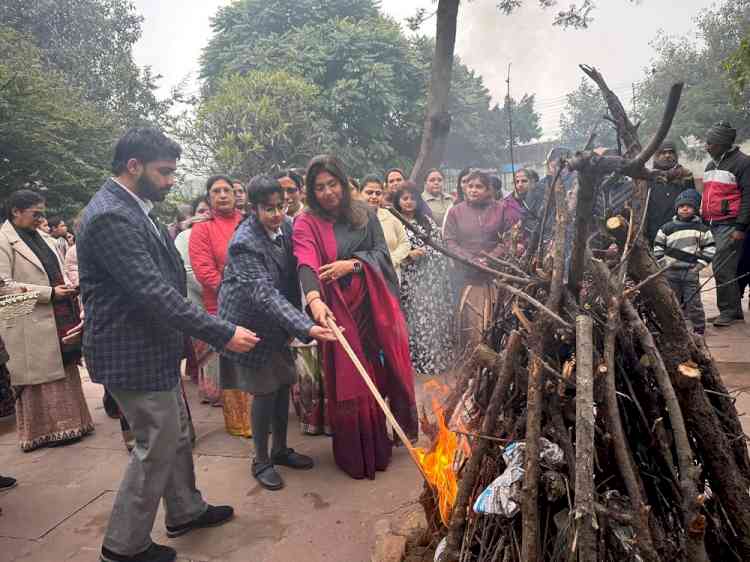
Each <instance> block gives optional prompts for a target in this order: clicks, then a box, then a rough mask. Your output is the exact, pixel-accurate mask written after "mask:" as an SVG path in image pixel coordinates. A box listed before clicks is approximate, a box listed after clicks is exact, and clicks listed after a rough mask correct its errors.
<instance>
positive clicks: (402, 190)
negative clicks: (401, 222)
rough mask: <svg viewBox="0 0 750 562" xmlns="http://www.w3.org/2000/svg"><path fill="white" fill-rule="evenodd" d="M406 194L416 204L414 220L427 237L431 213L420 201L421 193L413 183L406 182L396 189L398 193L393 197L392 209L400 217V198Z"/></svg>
mask: <svg viewBox="0 0 750 562" xmlns="http://www.w3.org/2000/svg"><path fill="white" fill-rule="evenodd" d="M406 193H408V194H410V195H411V196H412V197H413V198H414V200H415V201H416V202H417V208H416V209H415V211H414V219H415V220H416V221H417V224H418V225H419V226H421V227H422V228H423V229H424V230H425V232H427V234H428V235H429V234H430V232H431V231H432V222H431V221H430V220H429V218H428V217H430V218H431V217H432V213H431V211H430V207H429V206H428V205H427V203H426V202H425V200H424V199H422V192H421V191H420V189H419V188H418V187H417V185H416V184H415V183H414V182H413V181H408V180H407V181H405V182H404V183H403V184H401V187H399V188H398V191H396V193H395V194H394V195H393V208H394V209H395V210H397V211H398V212H399V213H401V214H402V215H403V214H404V211H403V210H402V208H401V197H402V196H403V195H404V194H406Z"/></svg>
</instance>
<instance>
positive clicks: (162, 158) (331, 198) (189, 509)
mask: <svg viewBox="0 0 750 562" xmlns="http://www.w3.org/2000/svg"><path fill="white" fill-rule="evenodd" d="M735 136H736V133H735V131H734V130H733V129H732V128H731V126H729V125H728V124H726V123H719V124H717V125H715V126H714V127H712V128H711V129H710V130H709V131H708V133H707V135H706V147H707V151H708V153H709V154H710V156H711V162H710V163H709V164H708V166H707V168H706V172H705V175H704V178H703V195H702V198H701V194H700V193H699V192H698V191H696V189H695V185H694V182H693V178H692V175H691V174H690V172H688V171H687V170H686V169H685V168H683V167H682V166H681V165H680V164H679V158H678V150H677V146H676V145H675V144H674V143H672V142H665V143H664V144H663V145H662V146H661V147H660V148H659V150H658V151H657V153H656V155H655V157H654V161H653V167H654V169H656V170H658V171H659V172H661V173H660V174H659V175H658V176H656V177H655V179H653V180H650V182H649V195H648V206H647V209H646V213H645V221H644V235H645V236H646V238H647V239H648V241H649V243H650V244H651V245H652V248H653V254H654V257H655V258H656V259H658V260H660V261H661V262H662V263H663V264H664V265H665V266H668V268H667V269H668V270H667V271H666V276H667V278H668V279H669V282H670V283H671V285H672V287H673V288H674V291H675V294H676V296H677V298H678V299H679V300H680V302H681V303H682V305H683V308H684V311H685V315H686V318H687V319H688V320H689V322H690V323H691V324H692V327H693V329H694V331H695V332H696V333H698V334H702V333H703V332H704V329H705V322H706V321H705V315H704V312H703V308H702V306H701V294H700V293H701V285H700V282H699V274H698V272H699V271H700V270H701V269H702V268H705V267H707V266H708V265H709V264H713V273H714V276H715V277H716V283H717V293H718V305H719V310H720V314H719V316H718V317H717V318H715V319H713V322H714V325H715V326H717V327H722V326H727V325H730V324H732V323H734V322H736V321H738V320H741V319H742V318H743V313H742V309H741V306H740V299H741V295H742V293H743V292H744V289H745V288H746V286H747V285H748V279H747V276H748V271H750V257H748V254H750V252H749V251H748V246H749V245H748V243H747V242H746V241H745V239H744V237H745V230H746V228H747V225H748V223H749V222H750V159H749V158H748V157H747V156H746V155H744V154H743V153H742V152H741V151H739V149H738V148H737V147H736V146H735V145H734V141H735ZM599 152H600V154H607V153H608V152H609V151H608V150H607V149H599ZM180 155H181V148H180V147H179V145H177V144H176V143H174V142H173V141H172V140H170V139H169V138H168V137H166V136H165V135H164V134H163V133H161V132H160V131H158V130H155V129H132V130H130V131H129V132H128V133H126V134H125V135H124V136H123V137H122V138H121V139H120V141H119V142H118V143H117V146H116V147H115V151H114V158H113V164H112V174H113V175H112V177H111V178H109V179H108V180H106V182H105V183H104V184H103V186H102V187H101V188H100V189H99V191H98V192H97V193H96V195H95V196H94V197H93V198H92V200H91V201H90V202H89V204H88V205H87V206H86V207H85V209H83V210H82V211H81V212H80V213H79V214H78V215H77V216H76V217H74V218H73V219H72V220H71V223H72V228H71V229H69V228H68V226H67V225H66V223H65V221H64V220H62V219H60V218H49V219H46V210H45V200H44V198H43V196H42V195H40V194H39V193H37V192H35V191H31V190H25V189H24V190H20V191H17V192H15V193H13V194H12V195H11V196H10V198H9V199H8V200H7V201H6V211H7V220H6V222H5V223H4V224H3V225H2V227H0V280H1V282H2V287H1V289H2V291H3V292H4V293H5V294H13V293H17V292H33V293H35V294H36V295H37V302H36V306H35V307H34V309H33V311H32V312H31V313H30V314H29V315H26V316H21V317H18V318H15V319H10V320H5V321H4V322H3V323H2V326H1V330H0V332H1V335H2V345H0V416H7V415H10V414H12V413H13V412H15V415H16V421H17V428H18V438H19V444H20V447H21V448H22V449H23V450H24V451H31V450H34V449H37V448H39V447H53V446H59V445H68V444H71V443H75V442H77V441H79V440H81V439H82V438H84V437H85V436H87V435H89V434H91V433H92V432H93V431H94V424H93V422H92V418H91V415H90V412H89V409H88V406H87V404H86V400H85V398H84V395H83V391H82V386H81V372H80V367H81V365H82V364H84V362H85V366H86V369H87V370H88V373H89V375H90V377H91V380H92V381H94V382H96V383H100V384H102V385H103V386H104V389H105V395H104V405H105V410H106V411H107V413H108V414H109V415H110V416H111V417H113V418H118V419H119V420H120V424H121V427H122V430H123V439H124V444H125V445H126V446H127V447H128V449H129V450H132V454H131V456H130V461H129V464H128V467H127V470H126V472H125V476H124V478H123V481H122V484H121V487H120V490H119V492H118V494H117V497H116V499H115V504H114V507H113V510H112V515H111V519H110V523H109V527H108V529H107V532H106V535H105V538H104V543H103V547H102V560H105V561H107V562H121V561H132V560H142V561H144V560H145V561H162V560H163V561H167V560H173V559H174V557H175V552H174V550H173V549H171V548H169V547H166V546H162V545H157V544H155V543H153V542H152V540H151V530H152V526H153V522H154V518H155V516H156V511H157V508H158V504H159V501H160V500H161V499H162V498H163V499H164V502H165V506H166V523H167V535H168V536H169V537H176V536H179V535H182V534H184V533H187V532H190V531H192V530H193V529H196V528H200V527H208V526H215V525H219V524H221V523H223V522H225V521H227V520H229V519H230V518H231V517H232V515H233V509H232V508H231V507H229V506H211V505H209V504H208V503H206V501H205V500H204V499H203V497H202V495H201V493H200V492H199V491H198V490H197V488H196V486H195V474H194V468H193V461H192V444H193V442H194V440H195V433H194V429H193V426H192V421H191V415H190V410H189V406H188V403H187V399H186V393H185V389H184V385H185V384H195V385H196V386H197V391H198V395H199V397H200V401H201V402H202V404H204V407H217V408H219V407H220V408H222V409H223V413H224V420H225V426H226V431H227V432H228V433H230V434H232V435H236V436H240V437H248V438H250V437H251V438H252V439H253V444H254V458H253V461H252V464H251V467H250V472H251V474H252V476H253V477H254V478H255V479H256V480H257V481H258V482H259V484H260V485H261V486H263V487H264V488H266V489H268V490H278V489H280V488H282V487H283V486H284V480H283V477H282V473H280V472H279V471H278V470H277V468H278V467H280V466H281V467H288V468H292V469H299V470H309V469H311V468H313V467H314V460H313V459H312V458H311V457H309V456H307V455H305V454H303V453H301V452H297V451H295V450H294V449H292V448H290V447H288V445H287V426H288V413H289V408H290V400H291V402H292V403H293V406H294V409H295V410H296V412H297V415H298V417H299V422H300V427H301V430H302V431H303V432H304V433H309V434H322V433H325V434H329V435H331V436H332V443H333V457H334V459H335V462H336V464H337V465H338V466H339V467H340V468H341V470H343V471H344V472H345V473H346V474H348V475H349V476H351V477H352V478H370V479H373V478H375V475H376V472H377V471H382V470H385V469H386V468H387V467H388V464H389V462H390V458H391V453H392V446H393V444H394V440H393V438H392V435H391V434H390V432H389V428H388V425H387V423H386V418H385V416H384V414H383V412H382V411H381V410H380V408H379V407H378V405H377V403H376V401H375V400H374V398H373V396H372V395H371V393H370V391H369V390H368V388H367V386H366V385H365V383H364V381H363V379H362V378H361V376H360V374H359V373H358V372H357V369H356V367H355V365H354V364H353V363H352V361H351V360H350V358H349V357H348V356H347V354H346V352H345V350H344V348H343V347H342V346H341V345H340V342H339V341H338V340H337V336H336V333H335V332H334V330H333V326H334V325H336V326H339V327H341V328H342V329H343V333H344V334H345V337H346V339H347V341H348V343H349V344H350V346H351V348H352V349H353V350H354V353H355V354H356V355H357V357H358V359H359V361H360V363H361V364H362V365H363V366H364V368H365V370H366V371H367V373H368V375H369V376H370V378H371V379H372V380H373V381H374V382H375V385H376V386H377V388H378V389H379V390H380V392H381V394H382V395H383V396H384V397H385V398H386V399H387V401H388V403H389V406H390V408H391V410H392V412H393V414H394V416H395V419H396V420H397V421H398V423H399V424H400V425H401V427H402V428H403V429H404V431H405V433H406V435H407V436H408V437H409V439H411V440H414V441H416V439H417V437H418V418H417V409H416V403H415V379H418V378H420V377H432V376H436V375H445V374H448V373H450V372H451V371H452V369H453V368H454V367H455V365H456V363H457V362H458V361H459V358H460V357H461V354H462V352H464V351H465V350H467V349H470V348H472V347H473V346H474V345H476V343H478V342H479V341H480V340H481V339H482V337H483V335H484V334H485V332H486V331H487V329H488V328H489V326H490V323H491V321H492V315H493V307H494V301H495V299H496V298H497V290H496V288H495V286H494V285H493V279H494V277H493V276H492V275H491V274H488V272H487V271H486V270H485V271H482V270H481V269H480V268H475V267H470V266H469V265H467V263H466V262H473V263H475V264H480V265H491V264H493V263H494V262H497V261H502V262H504V263H508V262H509V261H511V262H512V261H513V260H516V259H518V258H520V257H521V256H522V255H523V254H524V253H525V250H526V248H527V245H528V244H529V243H530V241H531V240H532V239H538V243H539V244H540V245H544V244H548V245H549V244H551V243H552V238H553V232H554V230H555V216H554V213H552V214H550V213H548V212H546V209H547V207H548V205H546V204H545V202H547V201H549V199H550V197H549V194H550V192H551V191H552V189H553V187H554V185H553V184H554V182H555V180H556V179H557V181H559V182H561V185H562V186H563V188H564V189H565V192H566V194H567V197H566V200H567V202H568V205H569V211H570V212H572V213H575V201H576V190H577V188H578V182H577V177H576V174H575V172H571V171H570V170H568V169H567V168H565V167H564V162H565V160H566V159H567V158H569V157H570V151H568V150H566V149H565V148H562V147H560V148H556V149H554V150H552V151H551V152H550V154H549V155H548V158H547V167H546V175H545V176H544V177H542V178H541V179H540V178H539V176H538V175H537V174H536V172H535V171H534V170H532V169H520V170H517V171H516V172H515V174H514V181H513V185H512V186H511V188H510V189H509V190H508V191H509V192H508V193H505V194H504V193H503V191H502V189H501V182H500V179H499V178H498V177H497V176H495V175H492V174H490V173H487V172H485V171H482V170H478V169H470V168H467V169H464V170H462V171H461V173H460V174H459V176H458V179H457V181H456V183H455V185H454V186H449V185H448V182H447V181H446V177H445V175H444V174H443V172H442V171H441V170H439V169H432V170H429V171H428V172H427V173H426V174H425V175H424V178H422V181H421V182H420V183H421V185H417V184H416V183H414V182H413V181H411V180H409V179H408V176H407V174H406V173H405V172H404V171H403V170H401V169H397V168H394V169H390V170H387V171H386V172H385V173H384V174H382V175H380V174H371V175H367V176H365V177H363V178H362V179H361V180H358V179H356V178H353V177H351V176H349V175H348V174H347V173H346V170H345V166H344V164H343V163H342V162H340V161H339V160H338V159H337V158H336V157H335V156H332V155H322V156H319V157H316V158H314V159H313V160H312V161H310V162H309V163H308V165H307V167H306V169H305V170H304V171H301V170H295V169H290V170H283V171H280V172H276V173H274V174H267V175H258V176H255V177H253V178H250V179H249V180H247V181H244V179H243V181H239V180H237V179H236V178H233V177H230V176H227V175H215V176H212V177H210V178H208V180H207V181H206V184H205V193H203V194H201V195H200V196H199V197H197V198H196V199H195V200H194V201H193V202H192V203H191V204H186V205H182V206H180V207H179V209H178V215H177V220H175V222H174V223H172V224H170V225H168V226H165V225H163V224H162V223H161V222H160V221H159V220H158V218H157V217H156V215H155V214H154V213H153V205H154V203H155V202H160V201H163V200H164V198H165V197H166V195H167V193H168V192H169V191H170V189H171V188H172V186H173V185H174V182H175V170H176V167H177V162H178V160H179V158H180ZM561 166H562V167H561ZM632 193H633V186H632V182H631V180H630V179H629V178H626V177H621V176H618V175H616V174H613V175H611V176H608V177H607V178H605V179H604V180H603V182H602V183H601V185H599V186H597V190H596V199H595V202H594V213H593V214H594V217H593V220H602V219H606V218H607V217H609V216H612V215H615V214H619V213H622V212H623V211H624V210H625V208H626V207H627V206H628V205H630V202H631V200H632V197H631V196H632ZM535 235H536V237H535ZM430 241H431V242H434V243H436V244H437V245H439V246H443V247H444V248H446V249H447V250H448V252H449V253H451V254H453V255H454V256H456V257H457V258H459V259H458V260H450V259H449V258H447V257H446V255H445V254H444V253H443V252H441V251H438V250H437V249H436V248H435V247H434V245H431V243H429V242H430ZM743 244H744V249H743ZM540 247H541V246H540ZM566 251H569V249H566ZM183 360H184V361H183ZM269 436H270V438H269ZM13 484H15V481H14V480H13V478H10V477H0V488H7V487H10V486H12V485H13Z"/></svg>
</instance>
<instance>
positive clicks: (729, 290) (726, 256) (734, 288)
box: [711, 224, 742, 318]
mask: <svg viewBox="0 0 750 562" xmlns="http://www.w3.org/2000/svg"><path fill="white" fill-rule="evenodd" d="M735 230H736V229H735V228H734V225H730V224H712V225H711V233H712V234H713V235H714V241H715V242H716V255H715V256H714V259H713V262H712V264H713V269H714V275H715V278H716V304H717V305H718V307H719V312H720V313H721V314H724V315H731V316H734V317H736V318H742V303H741V301H740V287H739V285H738V283H737V282H736V281H732V279H734V278H736V277H737V263H738V262H739V261H740V256H741V255H742V242H741V241H737V240H732V238H731V234H732V233H733V232H734V231H735Z"/></svg>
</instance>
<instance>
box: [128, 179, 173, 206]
mask: <svg viewBox="0 0 750 562" xmlns="http://www.w3.org/2000/svg"><path fill="white" fill-rule="evenodd" d="M135 188H136V190H137V191H138V195H139V196H140V198H141V199H148V200H149V201H157V202H158V201H164V198H165V197H166V196H167V192H166V191H160V190H159V188H158V187H156V184H155V183H153V182H152V181H151V180H150V179H148V177H146V174H145V173H144V174H143V175H141V177H140V178H138V181H137V182H136V184H135Z"/></svg>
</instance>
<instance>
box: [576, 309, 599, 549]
mask: <svg viewBox="0 0 750 562" xmlns="http://www.w3.org/2000/svg"><path fill="white" fill-rule="evenodd" d="M593 331H594V323H593V320H592V319H591V317H590V316H584V315H581V316H578V317H577V318H576V484H575V490H576V496H575V498H576V499H575V511H576V517H575V521H576V533H577V536H578V547H577V548H576V551H577V553H578V561H579V562H596V557H597V556H596V530H595V529H594V525H593V516H594V343H593V341H594V340H593Z"/></svg>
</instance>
